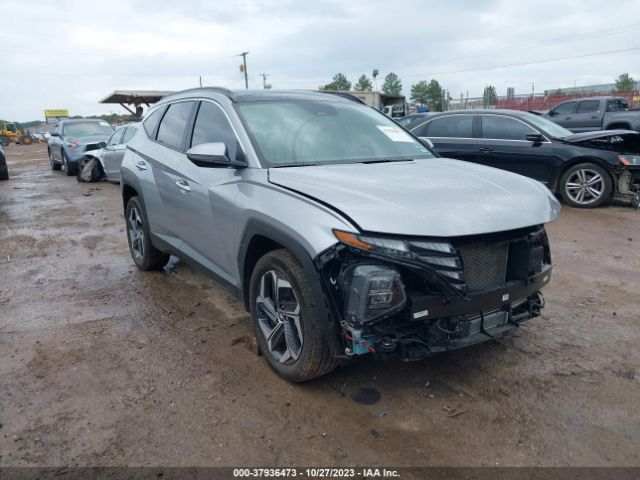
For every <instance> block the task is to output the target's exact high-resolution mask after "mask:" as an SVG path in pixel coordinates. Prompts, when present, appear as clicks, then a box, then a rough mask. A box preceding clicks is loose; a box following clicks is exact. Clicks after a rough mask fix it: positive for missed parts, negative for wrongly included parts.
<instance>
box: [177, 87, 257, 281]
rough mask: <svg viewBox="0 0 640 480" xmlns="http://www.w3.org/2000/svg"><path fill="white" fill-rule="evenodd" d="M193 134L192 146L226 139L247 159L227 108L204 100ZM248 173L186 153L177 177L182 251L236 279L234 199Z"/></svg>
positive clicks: (234, 155) (237, 156)
mask: <svg viewBox="0 0 640 480" xmlns="http://www.w3.org/2000/svg"><path fill="white" fill-rule="evenodd" d="M188 137H189V138H188V148H189V147H194V146H196V145H200V144H202V143H213V142H222V143H224V144H225V145H226V147H227V152H228V156H229V158H230V159H231V160H238V161H246V159H245V155H244V151H243V149H242V147H241V146H240V142H239V140H238V137H237V136H236V133H235V131H234V130H233V127H232V126H231V123H230V122H229V120H228V118H227V116H226V114H225V112H224V110H223V109H222V107H221V106H219V105H218V104H217V103H215V102H213V101H209V100H203V101H202V102H200V104H199V107H198V110H197V113H196V117H195V121H194V122H193V128H192V130H191V132H190V134H189V136H188ZM242 172H243V170H242V169H235V168H227V167H216V166H198V165H196V164H194V163H193V162H192V161H191V160H189V159H188V158H187V157H186V156H183V158H182V160H181V162H180V164H179V166H178V177H179V178H178V179H177V181H176V185H177V188H176V190H178V191H179V194H178V195H177V196H175V197H174V201H175V202H176V203H175V206H176V212H177V223H178V225H179V229H180V236H181V238H182V240H183V244H182V247H181V249H182V250H183V251H184V252H185V253H187V254H188V255H189V256H191V257H192V258H194V259H195V260H197V261H198V262H199V263H201V264H203V265H205V266H206V267H207V268H209V269H210V270H212V271H213V272H215V273H216V274H218V275H220V276H221V277H222V278H224V279H226V280H227V281H230V282H232V283H235V271H236V268H237V267H236V265H237V259H236V258H235V255H234V251H235V249H234V245H235V244H236V242H237V239H236V238H234V236H233V234H234V232H235V230H236V229H235V227H234V225H235V221H236V212H237V207H236V206H235V202H234V201H235V197H236V195H237V194H238V187H237V185H238V181H239V179H240V178H241V175H242Z"/></svg>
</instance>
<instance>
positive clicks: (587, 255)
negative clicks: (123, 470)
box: [0, 145, 640, 466]
mask: <svg viewBox="0 0 640 480" xmlns="http://www.w3.org/2000/svg"><path fill="white" fill-rule="evenodd" d="M7 154H8V159H9V171H10V175H11V179H10V180H9V181H8V182H2V183H0V466H10V465H62V464H66V465H76V464H79V465H173V466H181V465H189V466H205V465H207V466H217V465H272V466H273V465H278V466H284V465H291V464H293V465H308V464H314V465H354V464H356V465H373V464H384V465H395V466H411V465H416V466H422V465H451V466H454V465H603V466H604V465H640V347H639V340H640V295H639V293H640V292H639V286H640V213H639V212H636V211H634V210H633V209H631V208H627V207H622V206H610V207H607V208H601V209H598V210H595V211H581V210H573V209H570V208H564V209H563V211H562V215H561V218H560V220H559V221H558V222H556V223H555V224H553V225H552V226H551V227H550V229H549V230H550V235H551V242H552V252H553V258H554V263H555V272H554V278H553V280H552V283H551V285H550V287H549V288H548V289H547V291H546V300H547V308H546V310H545V315H544V316H543V317H542V318H539V319H536V320H533V321H532V322H530V323H529V324H527V325H525V326H523V327H522V328H521V329H519V330H518V331H516V332H514V333H513V334H510V335H509V336H507V337H505V338H503V339H501V340H500V341H499V342H490V343H486V344H484V345H479V346H476V347H472V348H469V349H467V350H463V351H458V352H454V353H451V354H446V355H441V356H438V357H435V358H433V359H430V360H428V361H424V362H420V363H413V364H404V363H401V362H397V361H361V362H358V363H356V364H354V365H351V366H349V367H347V368H342V369H339V370H338V371H336V372H335V373H333V374H332V375H329V376H327V377H325V378H322V379H320V380H318V381H315V382H312V383H308V384H304V385H290V384H288V383H286V382H285V381H283V380H280V379H279V378H278V377H277V376H276V375H275V374H274V373H273V372H272V371H271V370H270V369H269V367H268V366H267V364H266V362H265V361H264V360H263V359H262V358H259V357H257V356H255V355H254V354H253V353H251V352H250V351H249V350H248V349H247V348H246V347H245V345H244V342H243V341H242V338H243V336H244V335H246V334H247V333H248V332H249V319H248V316H247V314H246V313H245V311H244V310H243V308H242V306H241V305H240V303H238V302H237V301H236V300H235V299H234V298H233V297H232V296H231V294H230V292H228V291H227V290H225V288H224V287H222V286H221V285H220V284H218V283H216V281H214V280H212V279H210V278H208V277H206V276H204V275H203V274H201V273H199V272H198V271H196V270H195V269H193V268H192V267H190V266H188V265H186V264H184V263H182V262H180V261H179V260H177V259H172V262H171V263H170V264H169V266H168V267H167V269H166V270H165V271H164V272H161V273H143V272H139V271H138V270H137V269H136V268H135V267H134V264H133V262H132V260H131V258H130V256H129V251H128V248H127V242H126V237H125V232H124V220H123V216H122V207H121V201H120V190H119V186H118V185H114V184H109V183H99V184H92V185H87V184H79V183H77V182H76V180H75V178H69V177H66V176H63V174H61V173H60V172H52V171H51V170H50V167H49V164H48V160H47V157H46V146H44V145H33V146H29V147H26V146H11V147H8V148H7ZM363 387H371V388H375V389H377V390H378V391H379V392H380V393H381V399H380V401H379V402H378V403H376V404H374V405H362V404H360V403H357V402H355V401H354V399H353V398H352V395H353V394H355V393H357V392H358V390H359V389H361V388H363Z"/></svg>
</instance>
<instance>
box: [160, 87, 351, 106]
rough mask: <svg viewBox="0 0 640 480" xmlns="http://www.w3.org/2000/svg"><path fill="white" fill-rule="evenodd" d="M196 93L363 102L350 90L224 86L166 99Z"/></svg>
mask: <svg viewBox="0 0 640 480" xmlns="http://www.w3.org/2000/svg"><path fill="white" fill-rule="evenodd" d="M194 94H196V95H206V94H218V95H224V96H225V97H227V98H229V99H230V100H231V101H232V102H235V103H243V102H255V101H269V100H280V99H283V98H286V99H289V100H327V99H328V97H329V96H331V99H332V100H335V101H351V102H357V103H363V102H362V100H360V99H359V98H357V97H355V96H353V95H351V94H350V93H349V92H329V91H327V92H324V91H314V90H229V89H228V88H222V87H202V88H192V89H189V90H183V91H181V92H175V93H174V94H173V95H171V98H165V99H164V100H173V99H178V98H188V97H190V96H193V95H194Z"/></svg>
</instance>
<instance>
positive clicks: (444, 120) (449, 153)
mask: <svg viewBox="0 0 640 480" xmlns="http://www.w3.org/2000/svg"><path fill="white" fill-rule="evenodd" d="M474 118H475V115H473V114H469V113H460V114H453V115H442V116H438V117H435V118H433V119H430V120H428V121H426V122H424V123H422V124H420V125H418V126H417V127H415V128H413V129H412V132H413V134H414V135H416V136H418V137H421V138H426V139H429V140H431V142H432V143H433V146H434V149H435V151H436V152H438V153H439V154H440V155H442V156H443V157H446V158H455V159H458V160H466V161H469V162H475V161H476V153H477V152H476V150H477V140H476V138H475V135H474Z"/></svg>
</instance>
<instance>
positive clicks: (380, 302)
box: [340, 264, 407, 328]
mask: <svg viewBox="0 0 640 480" xmlns="http://www.w3.org/2000/svg"><path fill="white" fill-rule="evenodd" d="M340 280H341V281H340V283H341V286H342V290H343V292H344V294H345V302H344V305H345V307H344V318H345V320H346V322H347V323H348V324H349V325H351V326H354V327H357V328H359V327H362V326H363V325H367V324H371V323H375V322H376V321H379V320H383V319H385V318H387V317H389V316H391V315H393V314H395V313H397V312H399V311H400V310H402V309H403V308H404V307H405V305H406V303H407V295H406V293H405V291H404V284H403V283H402V277H401V276H400V272H398V270H396V269H395V268H394V267H391V266H387V265H375V264H372V265H367V264H355V265H351V266H349V267H347V268H346V269H345V271H344V272H343V273H342V275H341V279H340Z"/></svg>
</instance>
